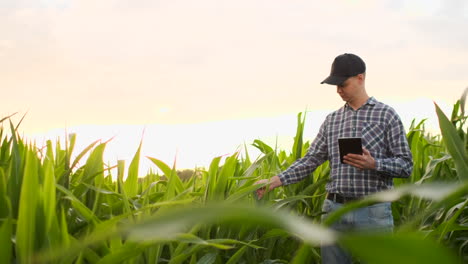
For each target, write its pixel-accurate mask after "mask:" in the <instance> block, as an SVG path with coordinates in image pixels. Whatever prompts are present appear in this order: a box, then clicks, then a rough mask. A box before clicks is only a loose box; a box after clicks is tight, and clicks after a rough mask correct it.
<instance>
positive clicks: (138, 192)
mask: <svg viewBox="0 0 468 264" xmlns="http://www.w3.org/2000/svg"><path fill="white" fill-rule="evenodd" d="M464 108H465V97H464V96H463V97H462V98H461V99H460V100H459V101H458V102H457V103H456V104H455V105H454V107H453V111H452V115H451V117H450V118H449V117H447V116H446V115H445V114H444V113H443V112H442V111H441V110H440V109H439V107H438V106H437V105H435V111H436V112H437V115H438V118H439V124H440V129H441V133H440V135H431V134H429V133H427V132H426V131H425V128H424V120H422V121H420V122H416V121H413V123H412V124H411V127H410V129H409V131H408V134H407V138H408V142H409V144H410V148H411V151H412V153H413V158H414V170H413V173H412V175H411V177H410V178H409V179H395V188H394V189H393V190H390V191H386V192H381V193H377V194H375V195H372V196H369V197H367V198H365V199H363V200H359V201H356V202H352V203H349V204H346V205H345V206H344V207H343V208H342V209H340V210H339V211H337V212H335V213H333V214H332V215H330V217H328V218H327V219H326V220H325V221H323V222H322V221H321V220H320V218H321V215H322V212H321V205H322V202H323V200H324V199H325V195H326V192H325V183H326V182H327V181H328V177H329V167H328V163H325V164H323V165H322V166H320V167H319V168H318V169H317V170H316V171H314V172H313V173H312V174H311V175H310V176H309V177H308V178H307V179H306V180H304V181H302V182H300V183H297V184H293V185H289V186H285V187H280V188H277V189H275V190H274V191H271V192H269V193H267V194H266V195H265V197H264V198H263V199H261V200H258V199H257V198H256V196H255V194H254V191H255V190H256V189H257V188H259V187H261V186H258V185H255V184H254V183H255V182H256V181H258V180H259V179H263V178H270V177H271V176H274V175H276V174H278V173H279V172H281V171H282V170H284V169H286V168H287V167H288V166H289V165H291V164H292V163H293V162H294V161H295V160H296V159H298V158H300V157H302V156H303V155H305V153H306V151H307V149H308V147H309V145H310V142H309V141H304V139H303V131H304V123H305V114H303V113H300V114H299V115H298V123H297V133H296V136H295V138H294V144H293V146H292V149H291V150H290V151H287V150H279V149H276V148H275V147H272V146H269V145H267V144H265V143H264V142H262V141H261V140H255V141H254V142H253V143H252V144H253V145H254V146H255V147H256V148H258V149H259V150H260V151H261V153H262V155H260V156H259V157H258V158H255V159H252V158H251V157H250V156H249V154H248V152H247V151H245V152H244V153H243V154H242V155H241V154H240V153H235V154H234V155H232V156H228V157H215V158H214V159H213V160H212V162H211V164H210V166H209V168H208V169H195V171H194V174H193V176H192V177H189V178H188V179H181V178H179V176H178V175H177V168H176V167H175V166H171V165H168V164H166V163H164V162H163V161H161V160H158V159H157V158H153V157H143V158H148V159H150V160H151V162H152V163H154V166H155V167H154V170H153V171H150V172H149V173H148V174H147V175H146V176H145V177H143V178H139V177H138V175H139V171H138V164H139V162H140V159H142V157H141V156H140V148H141V145H140V148H138V149H137V150H136V153H135V155H134V157H133V160H132V161H131V162H130V164H129V165H128V168H126V166H127V164H125V162H124V161H117V164H110V165H109V164H105V163H104V161H103V153H104V151H105V148H106V144H107V143H108V142H100V141H96V142H94V143H92V144H90V145H89V146H88V147H87V148H85V149H84V150H75V148H74V146H75V141H76V135H75V134H72V135H70V136H69V137H68V138H67V140H66V142H65V144H63V143H62V144H60V141H58V140H57V142H52V141H51V140H49V141H48V142H47V144H46V146H40V147H39V146H36V145H35V144H34V143H31V142H28V141H27V140H26V139H23V138H22V137H20V133H19V127H18V126H19V125H15V124H13V123H12V121H11V120H10V118H8V117H7V118H3V119H2V120H1V121H0V123H1V124H0V125H1V128H0V144H1V145H0V260H1V263H99V264H102V263H126V264H140V263H142V264H143V263H171V264H175V263H190V264H195V263H205V264H209V263H228V264H231V263H264V264H266V263H271V264H272V263H320V261H321V257H320V245H321V244H327V243H339V244H341V245H342V246H344V247H345V248H346V249H348V250H349V251H351V252H352V253H353V255H354V256H355V257H356V259H355V262H356V263H359V262H360V261H364V262H366V263H392V264H393V263H437V264H439V263H462V262H468V208H467V204H468V196H467V195H468V155H467V153H468V152H467V150H468V136H467V132H468V131H467V130H466V128H465V127H466V126H465V121H466V117H465V113H464ZM20 123H21V122H20ZM72 157H73V158H72ZM83 157H87V158H86V160H84V158H83ZM156 169H157V170H156ZM155 171H160V173H156V172H155ZM112 173H114V174H115V173H117V175H113V174H112ZM379 201H392V202H393V204H392V209H393V216H394V219H395V231H394V233H392V234H381V233H354V232H352V231H350V232H343V233H338V232H335V231H333V230H332V229H330V228H328V226H329V225H330V224H331V223H333V221H335V220H336V219H337V218H338V217H339V216H340V215H342V214H345V213H346V212H348V211H350V210H353V209H355V208H358V207H362V206H366V205H369V204H372V203H375V202H379Z"/></svg>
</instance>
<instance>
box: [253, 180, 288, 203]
mask: <svg viewBox="0 0 468 264" xmlns="http://www.w3.org/2000/svg"><path fill="white" fill-rule="evenodd" d="M265 183H267V185H266V186H265V187H262V188H259V189H257V197H258V199H262V197H263V195H265V192H266V191H267V190H266V188H267V187H268V191H271V190H273V189H274V188H276V187H279V186H281V185H283V183H282V182H281V180H280V178H279V177H278V176H273V177H271V178H270V179H262V180H259V181H257V182H255V184H265Z"/></svg>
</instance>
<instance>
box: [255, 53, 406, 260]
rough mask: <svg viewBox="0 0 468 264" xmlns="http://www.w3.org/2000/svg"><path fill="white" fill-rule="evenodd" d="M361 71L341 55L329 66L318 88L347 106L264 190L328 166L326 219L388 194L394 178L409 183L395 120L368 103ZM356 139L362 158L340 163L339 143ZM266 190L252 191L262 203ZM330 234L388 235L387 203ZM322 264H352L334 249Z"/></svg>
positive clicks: (354, 59)
mask: <svg viewBox="0 0 468 264" xmlns="http://www.w3.org/2000/svg"><path fill="white" fill-rule="evenodd" d="M365 79H366V65H365V63H364V61H363V60H362V59H361V58H360V57H358V56H356V55H354V54H349V53H345V54H342V55H339V56H338V57H336V58H335V60H334V61H333V64H332V67H331V73H330V76H328V77H327V78H326V79H325V80H324V81H323V82H321V83H322V84H323V83H327V84H331V85H336V87H337V93H338V95H339V96H340V97H341V98H342V99H343V101H345V102H346V104H345V105H344V106H343V107H341V108H340V109H338V110H337V111H335V112H333V113H331V114H329V115H328V116H327V117H326V119H325V121H324V122H323V124H322V125H321V127H320V130H319V133H318V135H317V137H316V138H315V139H314V141H313V142H312V145H311V146H310V148H309V150H308V153H307V154H306V155H305V156H304V157H303V158H301V159H299V160H297V161H296V162H294V163H293V164H292V165H291V166H290V167H289V168H288V169H286V170H285V171H284V172H282V173H280V174H279V175H277V176H274V177H272V178H270V179H264V180H260V181H258V182H257V183H259V184H261V183H269V185H268V186H269V190H273V189H274V188H276V187H278V186H281V185H288V184H291V183H295V182H298V181H301V180H302V179H304V178H306V177H308V176H309V175H310V174H311V173H312V172H313V171H314V170H315V169H316V168H317V167H318V166H319V165H321V164H322V163H323V162H325V161H326V160H329V161H330V181H329V182H328V183H327V185H326V187H325V188H326V190H327V197H326V200H325V201H324V204H323V208H322V210H323V211H324V213H325V215H324V218H325V217H326V216H327V214H328V213H330V212H332V211H334V210H336V209H338V208H339V207H341V206H343V204H345V203H346V202H349V201H353V200H356V199H359V198H362V197H364V196H366V195H369V194H372V193H375V192H379V191H383V190H386V189H391V188H392V187H393V178H394V177H409V175H410V174H411V171H412V169H413V161H412V155H411V152H410V149H409V146H408V142H407V139H406V133H405V130H404V128H403V124H402V122H401V120H400V117H399V116H398V114H397V113H396V112H395V110H394V109H393V108H391V107H390V106H388V105H385V104H383V103H381V102H379V101H377V100H376V99H375V98H373V97H369V96H368V95H367V92H366V88H365ZM346 137H360V138H361V140H362V146H363V148H362V155H359V154H347V155H345V156H344V158H343V163H342V162H341V160H340V154H339V148H338V139H339V138H346ZM265 191H266V190H265V188H261V189H258V190H257V195H258V197H259V198H261V197H262V196H263V195H264V193H265ZM332 228H334V229H336V230H339V231H346V230H352V229H355V230H365V229H378V230H387V231H391V230H393V217H392V212H391V204H390V203H379V204H375V205H372V206H369V207H365V208H361V209H359V210H355V211H353V212H350V213H348V214H346V215H344V216H343V217H342V218H341V219H340V220H339V221H337V222H335V223H334V224H333V226H332ZM322 262H323V263H351V256H350V255H349V254H348V253H347V252H346V251H344V250H343V249H342V248H340V247H339V246H336V245H333V246H326V247H322Z"/></svg>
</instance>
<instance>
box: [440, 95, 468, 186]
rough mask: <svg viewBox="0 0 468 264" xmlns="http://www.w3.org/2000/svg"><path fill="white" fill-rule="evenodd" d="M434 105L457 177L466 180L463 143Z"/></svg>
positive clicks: (467, 169) (467, 160)
mask: <svg viewBox="0 0 468 264" xmlns="http://www.w3.org/2000/svg"><path fill="white" fill-rule="evenodd" d="M435 107H436V112H437V116H438V118H439V126H440V131H441V133H442V136H443V140H444V142H445V145H446V146H447V150H448V151H449V153H450V155H452V157H453V161H454V163H455V168H456V170H457V174H458V177H459V179H460V180H463V181H466V180H468V155H467V154H466V151H465V144H464V142H463V140H462V139H461V138H460V136H459V135H458V133H457V130H456V128H455V127H454V126H453V124H452V122H450V120H448V118H447V116H446V115H445V114H444V112H442V110H441V109H440V108H439V106H438V105H437V104H435Z"/></svg>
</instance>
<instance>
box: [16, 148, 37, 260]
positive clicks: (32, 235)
mask: <svg viewBox="0 0 468 264" xmlns="http://www.w3.org/2000/svg"><path fill="white" fill-rule="evenodd" d="M38 163H39V161H38V158H37V156H36V153H35V152H34V151H32V150H27V154H26V163H25V169H24V178H23V184H22V187H21V195H20V203H19V212H18V224H17V227H16V253H17V254H18V258H19V260H20V262H21V263H29V262H31V261H32V259H31V258H32V255H33V253H34V251H35V244H34V242H35V241H36V230H35V227H36V221H37V220H38V219H36V210H37V204H38V202H39V197H40V196H39V189H40V186H39V182H38V172H39V168H38V166H39V164H38Z"/></svg>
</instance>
